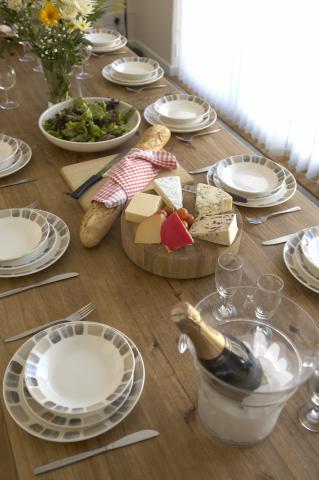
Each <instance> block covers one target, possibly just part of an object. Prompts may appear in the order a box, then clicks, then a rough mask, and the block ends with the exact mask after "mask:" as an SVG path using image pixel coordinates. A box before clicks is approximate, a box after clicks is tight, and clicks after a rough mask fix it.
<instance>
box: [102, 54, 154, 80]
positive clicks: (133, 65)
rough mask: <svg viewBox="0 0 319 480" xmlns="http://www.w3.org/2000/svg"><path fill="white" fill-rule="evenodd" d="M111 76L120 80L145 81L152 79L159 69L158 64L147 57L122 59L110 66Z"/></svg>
mask: <svg viewBox="0 0 319 480" xmlns="http://www.w3.org/2000/svg"><path fill="white" fill-rule="evenodd" d="M111 66H112V70H113V72H114V74H113V76H115V74H116V76H115V78H116V77H118V78H119V79H120V80H121V79H122V80H124V81H131V80H147V79H148V78H151V77H154V75H156V74H157V72H158V69H159V64H158V62H156V61H155V60H153V59H152V58H147V57H124V58H118V59H117V60H115V61H114V62H113V63H112V64H111Z"/></svg>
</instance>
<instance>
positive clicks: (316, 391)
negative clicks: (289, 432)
mask: <svg viewBox="0 0 319 480" xmlns="http://www.w3.org/2000/svg"><path fill="white" fill-rule="evenodd" d="M308 391H309V393H310V395H311V398H310V400H311V402H312V404H310V403H306V404H305V405H303V406H302V407H301V408H300V409H299V410H298V418H299V421H300V423H301V425H302V426H303V427H304V428H306V429H307V430H311V431H312V432H319V368H318V369H317V370H315V371H314V373H313V375H312V377H311V378H310V380H309V381H308Z"/></svg>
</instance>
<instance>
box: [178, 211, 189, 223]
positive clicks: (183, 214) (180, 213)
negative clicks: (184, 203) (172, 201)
mask: <svg viewBox="0 0 319 480" xmlns="http://www.w3.org/2000/svg"><path fill="white" fill-rule="evenodd" d="M177 215H178V216H179V218H180V219H181V220H186V218H187V215H188V211H187V210H186V208H179V209H178V210H177Z"/></svg>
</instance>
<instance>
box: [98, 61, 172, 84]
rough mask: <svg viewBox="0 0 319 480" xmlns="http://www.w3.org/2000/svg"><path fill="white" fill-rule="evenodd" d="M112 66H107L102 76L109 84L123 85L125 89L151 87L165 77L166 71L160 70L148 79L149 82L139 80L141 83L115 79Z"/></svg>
mask: <svg viewBox="0 0 319 480" xmlns="http://www.w3.org/2000/svg"><path fill="white" fill-rule="evenodd" d="M112 70H113V69H112V66H111V65H106V66H105V67H104V68H103V69H102V76H103V77H104V78H105V80H108V81H109V82H112V83H116V84H117V85H123V86H125V87H129V86H133V87H139V86H142V85H149V84H151V83H154V82H157V80H160V79H161V78H163V77H164V70H163V69H162V68H161V67H160V68H159V69H158V72H157V74H156V75H155V76H154V77H152V78H148V79H147V80H139V81H134V80H131V81H130V80H128V81H125V80H122V79H121V80H119V79H118V78H114V76H113V75H114V74H113V73H112Z"/></svg>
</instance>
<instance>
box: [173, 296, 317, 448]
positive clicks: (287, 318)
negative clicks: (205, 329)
mask: <svg viewBox="0 0 319 480" xmlns="http://www.w3.org/2000/svg"><path fill="white" fill-rule="evenodd" d="M253 292H254V287H240V288H238V289H236V290H235V293H234V295H233V297H232V304H233V305H234V306H235V307H236V314H235V316H234V317H233V318H231V319H228V320H227V321H224V322H222V323H221V322H220V321H218V320H216V319H215V318H214V314H213V312H214V310H216V306H217V305H218V304H219V303H220V299H219V296H218V294H217V293H212V294H211V295H208V296H207V297H205V298H204V299H203V300H201V301H200V302H199V303H198V304H197V305H196V308H197V309H198V310H199V311H200V312H201V315H202V318H203V320H204V321H205V322H206V323H208V324H210V325H211V326H213V327H214V328H217V329H218V330H220V331H222V332H223V333H225V334H230V335H233V336H237V337H238V338H240V339H241V340H242V341H244V342H245V343H246V344H247V346H249V348H251V349H252V350H253V352H254V354H255V356H257V357H258V358H259V359H260V361H261V363H262V366H263V369H264V372H266V373H267V375H266V376H267V381H266V382H264V384H262V385H261V386H260V387H259V388H258V389H257V390H255V391H253V392H252V391H247V390H242V389H239V388H237V387H233V386H231V385H229V384H226V383H225V382H222V381H221V380H219V379H218V378H216V377H215V376H213V375H212V374H210V373H209V372H208V371H207V370H206V369H205V368H204V367H203V366H202V365H201V364H200V363H199V361H198V359H197V356H196V352H195V350H194V347H193V345H192V342H191V340H190V339H189V338H188V337H186V336H185V335H183V336H182V337H181V338H180V342H179V349H180V351H184V350H185V349H186V348H188V349H189V350H190V351H191V353H192V357H193V361H194V365H195V368H196V372H197V375H198V380H199V385H198V413H199V417H200V420H201V422H202V425H203V427H204V428H205V430H206V431H207V432H208V433H209V434H210V435H211V436H213V437H216V438H217V439H219V440H221V441H223V442H226V443H228V444H231V445H234V446H249V445H253V444H256V443H258V442H260V441H262V440H263V439H265V438H266V437H267V436H268V435H269V434H270V433H271V431H272V430H273V428H274V427H275V425H276V423H277V420H278V418H279V415H280V412H281V411H282V409H283V408H284V406H285V403H286V402H287V400H288V399H289V398H290V397H291V396H292V395H293V394H294V393H295V392H296V390H297V389H298V387H299V386H300V385H302V384H303V383H304V382H306V381H307V380H308V379H309V378H310V376H311V375H312V373H313V371H314V369H315V368H316V366H317V365H318V352H319V330H318V328H317V326H316V325H315V323H314V322H313V320H312V319H311V317H310V316H309V315H308V314H307V313H306V312H305V311H304V310H303V309H302V308H301V307H300V306H299V305H298V304H297V303H295V302H294V301H292V300H291V299H289V298H287V297H282V298H281V303H280V305H279V307H278V309H277V310H276V312H275V313H274V315H273V317H272V318H271V319H270V320H268V321H260V320H258V319H257V318H256V317H255V313H254V303H253V301H252V296H253Z"/></svg>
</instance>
